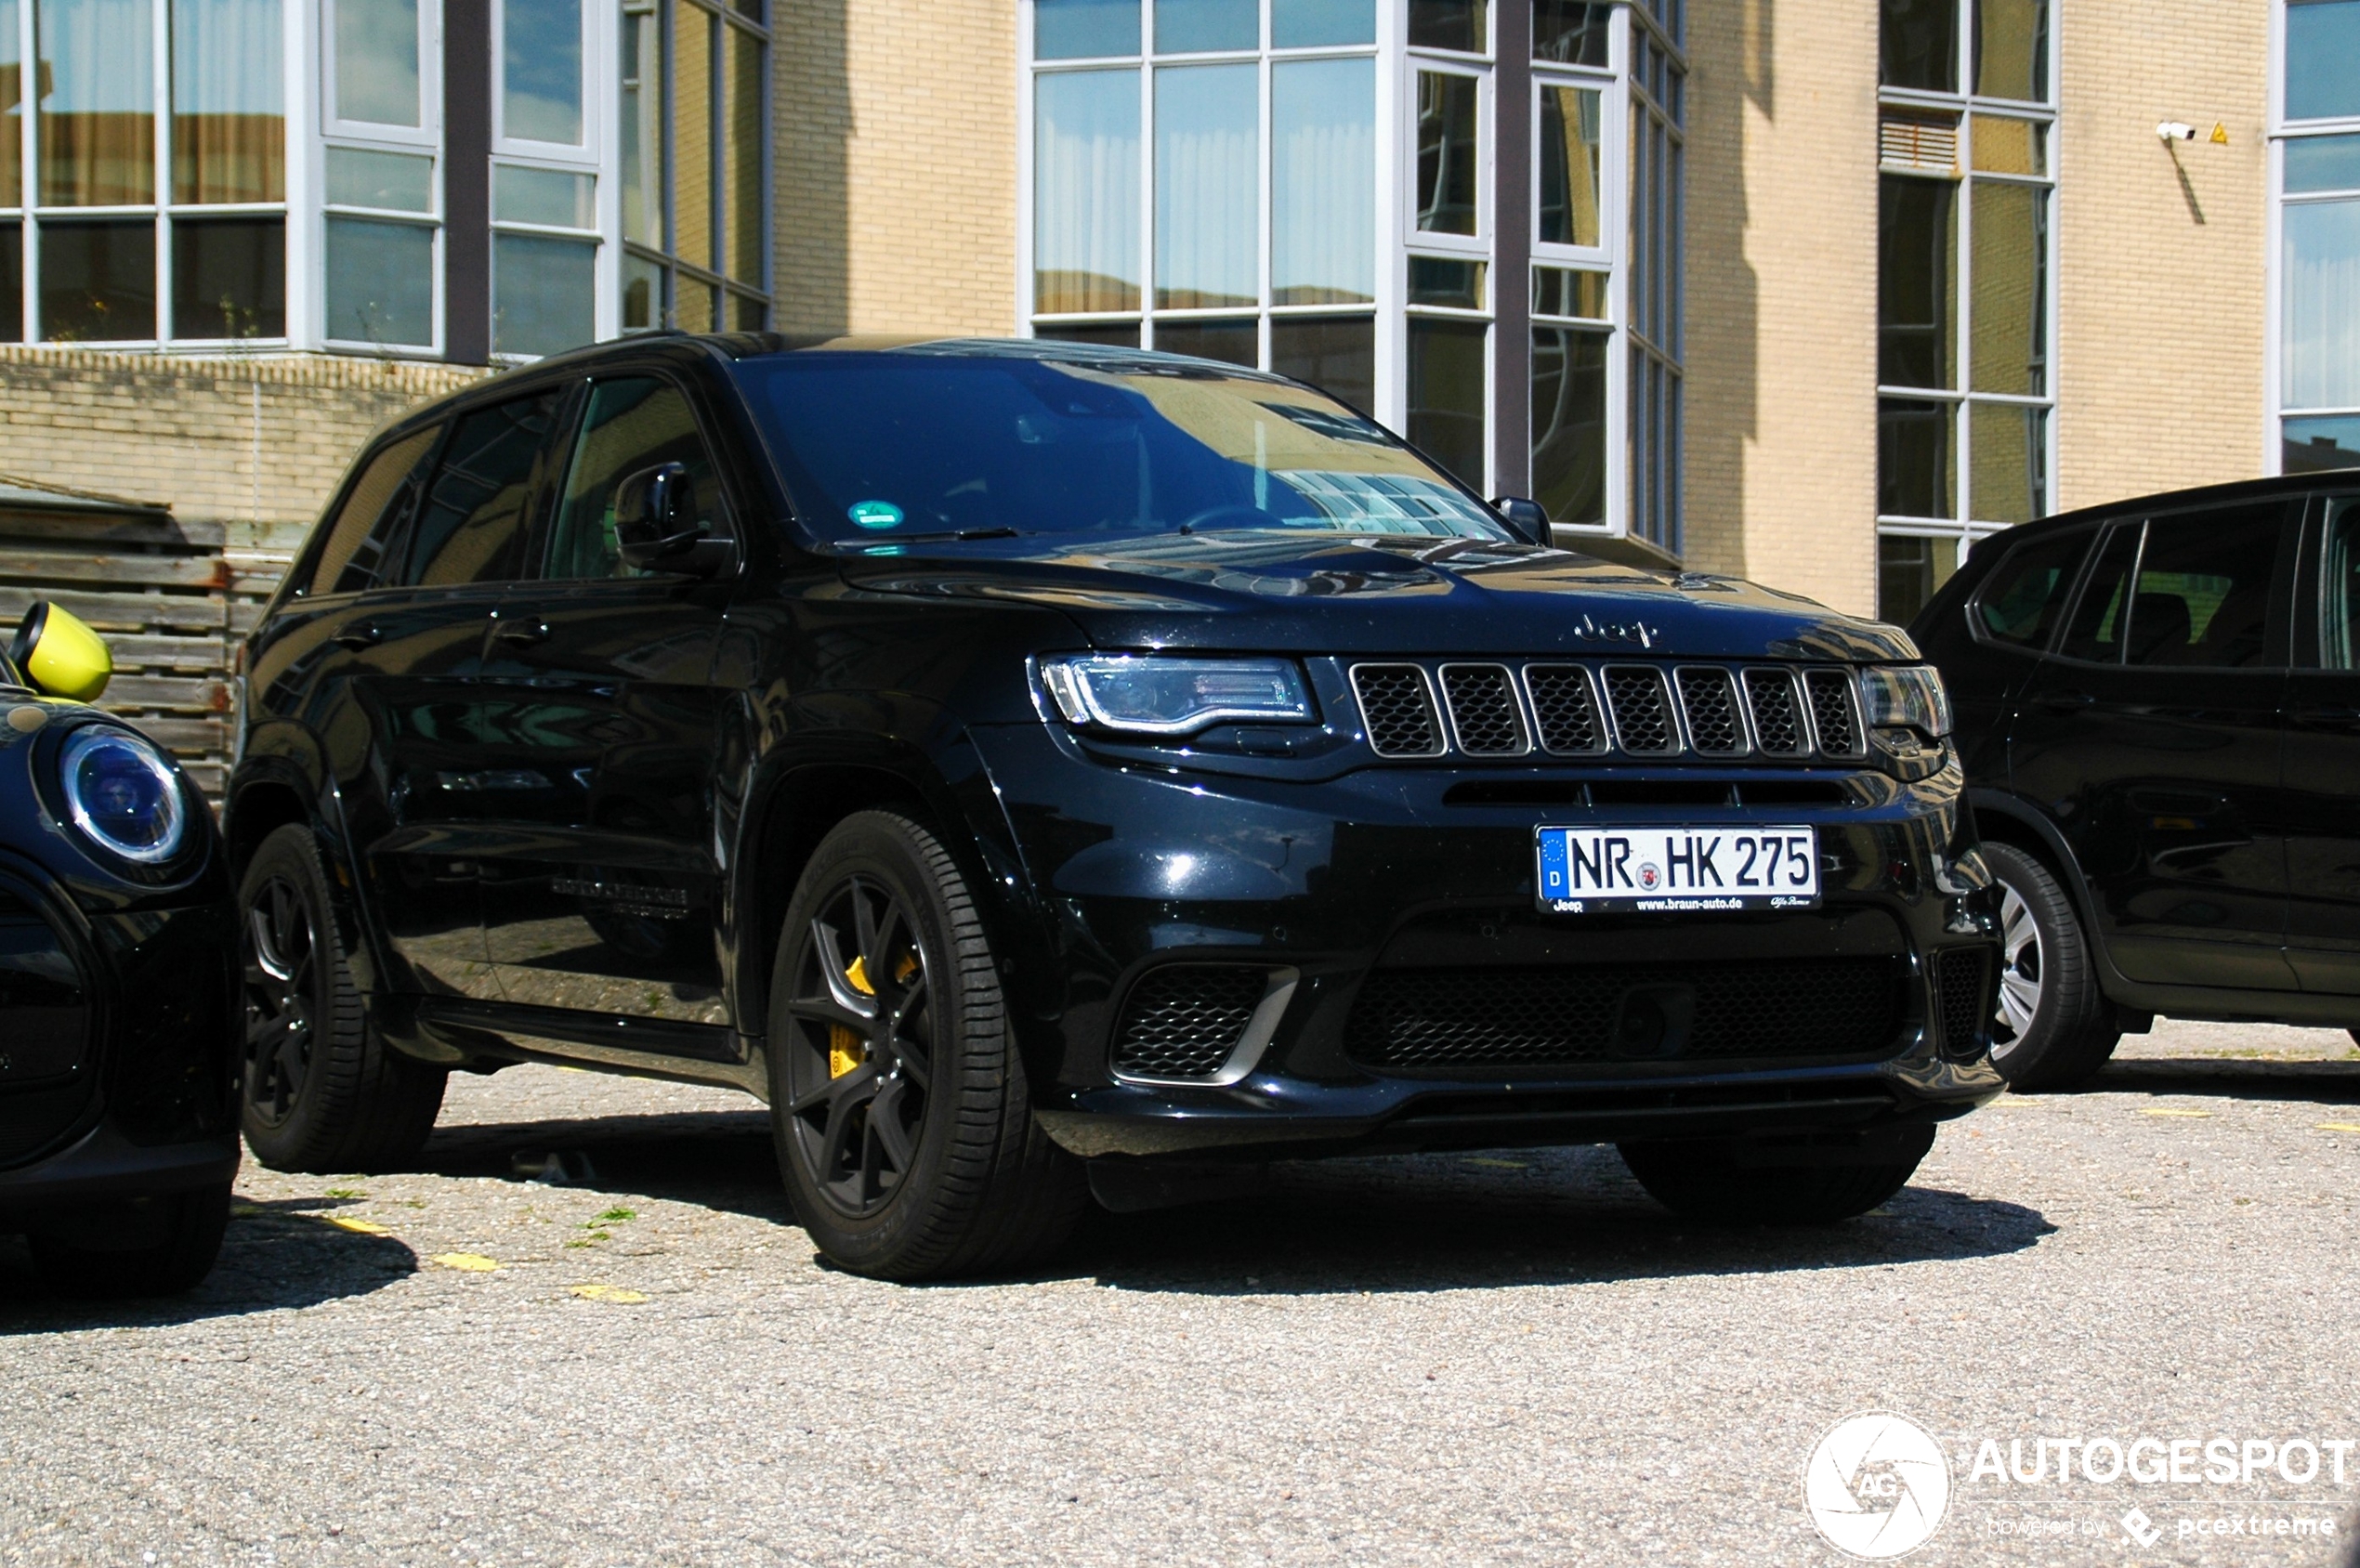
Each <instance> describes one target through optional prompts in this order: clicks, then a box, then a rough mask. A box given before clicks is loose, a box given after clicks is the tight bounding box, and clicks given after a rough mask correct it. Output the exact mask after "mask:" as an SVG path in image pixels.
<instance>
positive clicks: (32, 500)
mask: <svg viewBox="0 0 2360 1568" xmlns="http://www.w3.org/2000/svg"><path fill="white" fill-rule="evenodd" d="M7 510H13V511H19V512H97V513H104V514H106V515H108V516H136V517H169V516H172V506H171V503H168V502H163V501H133V500H130V499H128V498H126V497H124V496H120V495H106V494H103V493H101V492H100V491H98V490H74V489H72V488H71V487H69V486H66V485H46V484H40V483H37V482H35V481H33V480H32V479H26V478H20V477H18V476H16V475H14V474H0V511H7Z"/></svg>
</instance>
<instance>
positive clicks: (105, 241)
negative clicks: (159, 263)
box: [41, 217, 156, 343]
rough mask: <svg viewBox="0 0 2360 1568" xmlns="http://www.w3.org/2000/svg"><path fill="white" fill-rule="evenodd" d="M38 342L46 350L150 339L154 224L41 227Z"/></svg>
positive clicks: (121, 221)
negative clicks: (44, 343)
mask: <svg viewBox="0 0 2360 1568" xmlns="http://www.w3.org/2000/svg"><path fill="white" fill-rule="evenodd" d="M41 335H42V336H43V337H45V338H47V339H48V340H49V341H50V342H52V343H105V342H108V341H111V340H125V341H127V340H133V339H139V338H151V337H153V336H155V335H156V226H155V220H154V219H152V218H144V217H135V218H115V219H111V220H107V221H101V222H82V223H55V222H51V223H44V224H43V225H42V226H41Z"/></svg>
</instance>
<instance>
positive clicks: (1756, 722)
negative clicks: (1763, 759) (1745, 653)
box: [1746, 669, 1811, 757]
mask: <svg viewBox="0 0 2360 1568" xmlns="http://www.w3.org/2000/svg"><path fill="white" fill-rule="evenodd" d="M1746 705H1747V706H1748V707H1750V708H1751V709H1752V710H1753V734H1754V738H1755V739H1756V740H1757V741H1758V742H1759V743H1760V744H1761V747H1762V749H1763V751H1765V752H1767V753H1768V754H1769V755H1771V756H1774V757H1799V756H1802V755H1803V753H1805V752H1806V751H1810V750H1811V738H1810V736H1809V735H1807V734H1806V733H1804V731H1803V709H1802V707H1801V705H1800V704H1798V703H1797V702H1796V701H1795V697H1794V676H1793V675H1792V674H1791V673H1789V672H1787V671H1785V670H1763V669H1754V670H1748V671H1747V672H1746Z"/></svg>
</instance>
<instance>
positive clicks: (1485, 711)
mask: <svg viewBox="0 0 2360 1568" xmlns="http://www.w3.org/2000/svg"><path fill="white" fill-rule="evenodd" d="M1442 699H1443V701H1445V702H1446V703H1448V704H1449V707H1450V731H1451V733H1452V734H1453V735H1455V736H1457V737H1458V738H1459V750H1461V751H1464V752H1466V753H1467V754H1468V755H1469V756H1475V757H1513V756H1517V755H1520V754H1521V753H1523V752H1525V751H1530V750H1531V749H1532V743H1531V742H1530V741H1528V740H1527V739H1526V738H1525V733H1524V713H1523V712H1522V711H1521V710H1519V709H1518V708H1517V706H1516V688H1515V683H1514V682H1513V681H1512V680H1510V679H1509V677H1508V669H1507V666H1506V665H1504V664H1446V665H1444V666H1443V667H1442Z"/></svg>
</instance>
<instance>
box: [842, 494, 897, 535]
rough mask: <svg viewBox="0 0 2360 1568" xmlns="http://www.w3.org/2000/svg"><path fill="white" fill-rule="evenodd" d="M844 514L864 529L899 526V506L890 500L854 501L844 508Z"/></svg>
mask: <svg viewBox="0 0 2360 1568" xmlns="http://www.w3.org/2000/svg"><path fill="white" fill-rule="evenodd" d="M845 515H846V516H848V517H850V518H851V519H852V520H853V521H854V522H856V523H858V524H859V525H860V526H861V527H862V528H864V529H898V528H899V527H900V526H901V508H900V507H898V506H896V505H895V504H894V503H892V502H890V501H856V502H854V503H852V504H851V505H850V506H847V507H846V508H845Z"/></svg>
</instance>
